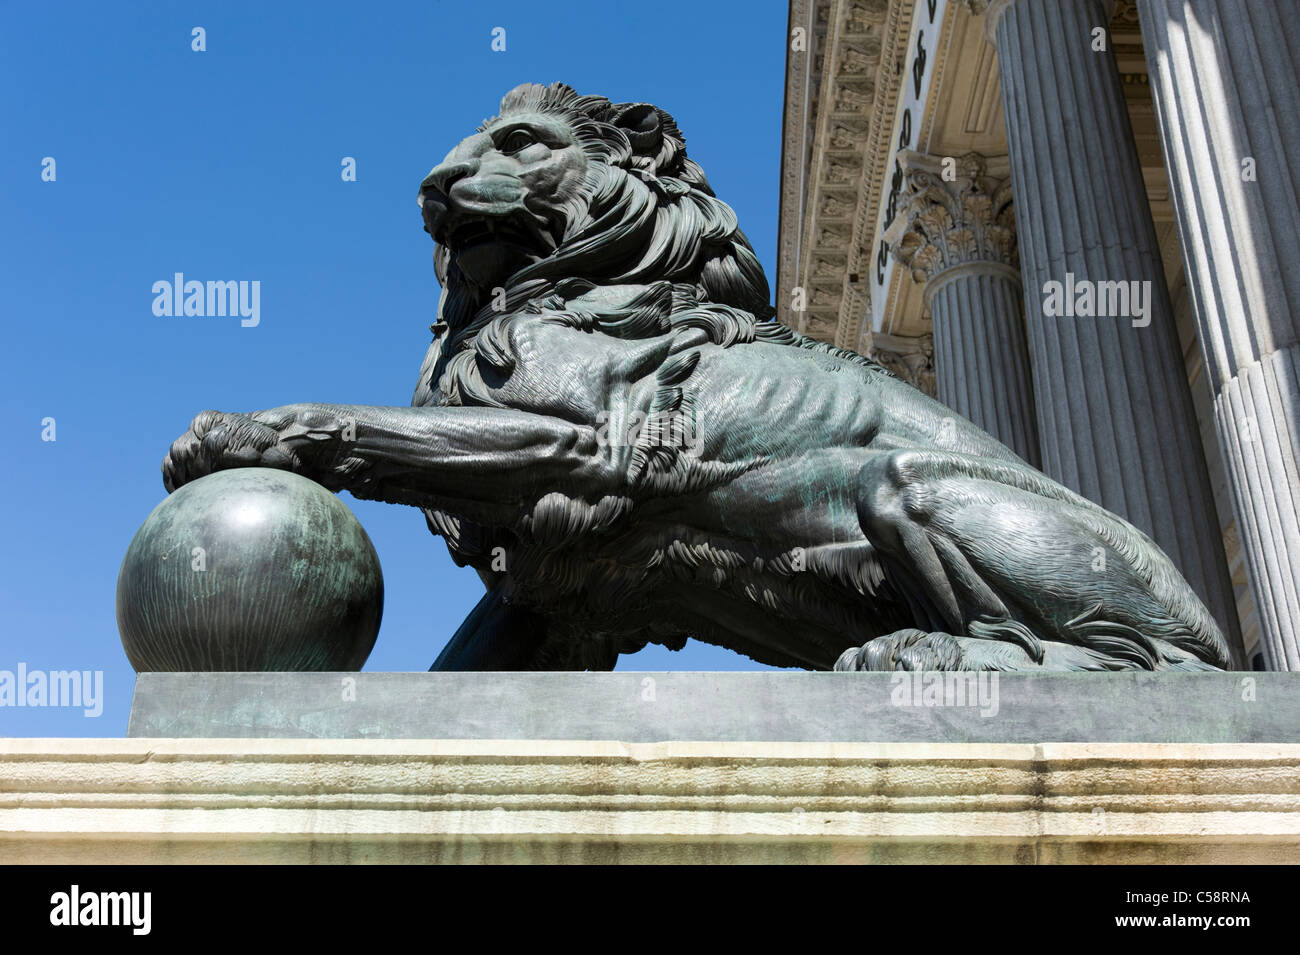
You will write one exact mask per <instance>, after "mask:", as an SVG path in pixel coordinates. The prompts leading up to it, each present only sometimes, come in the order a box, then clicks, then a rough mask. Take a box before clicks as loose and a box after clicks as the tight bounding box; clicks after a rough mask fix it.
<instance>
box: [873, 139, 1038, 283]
mask: <svg viewBox="0 0 1300 955" xmlns="http://www.w3.org/2000/svg"><path fill="white" fill-rule="evenodd" d="M1002 162H1003V161H1001V160H990V159H989V158H988V157H986V156H983V155H981V154H979V153H974V152H971V153H966V155H964V156H955V157H953V156H950V157H938V156H926V155H923V154H922V153H918V152H913V151H911V150H904V151H903V152H901V153H899V155H898V164H899V168H900V169H902V171H903V190H902V192H901V193H899V201H898V209H897V211H896V213H895V215H894V221H893V222H892V223H891V224H890V226H889V228H888V229H887V230H886V231H885V235H884V238H885V241H886V242H887V243H888V245H889V251H890V253H891V254H892V255H893V256H894V257H895V258H896V259H897V260H898V261H899V262H901V263H902V264H903V265H904V266H906V267H907V268H908V269H910V270H911V272H912V278H913V279H914V280H915V281H917V282H929V283H931V284H934V281H935V280H936V279H938V278H939V277H940V276H941V275H942V274H943V273H944V272H946V271H948V270H950V269H955V268H959V267H963V271H970V269H971V267H972V264H973V263H979V264H988V265H990V266H993V267H994V268H995V270H996V271H998V272H999V273H1000V274H1007V273H1008V271H1009V272H1010V276H1009V277H1011V278H1013V279H1014V280H1015V281H1019V265H1020V258H1019V253H1018V250H1017V248H1016V223H1015V211H1014V207H1013V204H1012V196H1011V179H1010V177H1009V175H1006V174H1004V175H1001V176H998V175H991V174H990V166H991V165H993V164H994V163H997V164H998V165H1001V164H1002Z"/></svg>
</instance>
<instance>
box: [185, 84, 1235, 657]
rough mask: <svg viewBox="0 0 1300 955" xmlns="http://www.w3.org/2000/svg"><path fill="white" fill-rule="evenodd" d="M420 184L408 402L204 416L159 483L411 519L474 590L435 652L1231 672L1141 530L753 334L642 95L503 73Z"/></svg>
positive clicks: (967, 433)
mask: <svg viewBox="0 0 1300 955" xmlns="http://www.w3.org/2000/svg"><path fill="white" fill-rule="evenodd" d="M419 200H420V205H421V208H422V213H423V218H424V224H425V229H426V231H428V232H429V233H430V235H432V237H433V240H434V242H435V243H436V244H437V245H436V251H435V256H434V260H435V265H436V269H437V273H438V278H439V281H440V282H441V284H442V287H443V295H442V300H441V303H440V307H439V320H438V322H437V324H436V325H434V326H433V333H434V337H433V343H432V344H431V345H430V347H429V351H428V353H427V355H426V356H425V358H424V363H423V365H422V366H421V368H420V377H419V381H418V384H417V385H416V389H415V395H414V399H413V401H412V403H411V406H410V407H368V406H356V405H323V404H301V405H290V406H286V407H280V408H274V409H271V410H269V411H258V412H255V413H251V414H223V413H219V412H215V411H206V412H203V413H202V414H200V415H198V416H197V417H196V418H195V419H194V421H193V423H192V424H191V425H190V429H189V430H188V431H187V432H186V433H185V434H184V435H183V436H182V437H181V438H180V439H179V440H177V441H176V443H175V444H174V445H173V446H172V448H171V451H170V453H169V454H168V455H167V457H166V459H165V460H164V463H163V475H164V483H165V484H166V487H167V488H168V490H173V489H175V488H176V487H178V486H180V485H181V484H183V483H184V482H186V481H189V480H192V479H194V478H196V477H199V476H201V475H204V474H207V473H208V472H211V471H214V470H218V469H222V468H231V467H247V466H263V467H274V468H288V469H291V470H293V471H296V472H298V473H300V474H303V475H305V476H307V477H309V478H312V479H314V480H315V481H317V482H319V483H320V484H322V485H324V486H325V487H327V488H329V489H331V490H334V491H341V490H348V491H350V492H351V493H352V494H354V495H355V496H357V497H359V498H367V499H376V500H382V501H388V502H392V503H395V504H408V505H412V506H414V507H419V508H422V509H423V510H424V513H425V516H426V519H427V521H428V524H429V528H430V529H431V530H432V531H433V532H434V533H435V534H438V535H441V536H442V537H443V538H445V539H446V542H447V546H448V547H449V548H450V551H451V554H452V556H453V558H454V559H455V560H456V562H457V563H458V564H460V565H462V566H464V565H469V566H471V567H473V568H474V569H475V570H476V571H477V572H478V574H479V576H480V577H481V578H482V580H483V582H484V584H485V585H486V587H487V594H486V595H485V596H484V597H483V599H482V600H481V601H480V602H479V604H478V606H477V607H476V608H475V609H474V611H473V612H472V613H471V615H470V616H469V618H468V619H467V620H466V621H465V622H464V623H463V624H462V625H461V626H460V628H459V629H458V630H457V632H456V634H455V635H454V636H453V638H452V640H451V641H450V642H449V644H448V645H447V647H446V648H445V649H444V651H443V652H442V654H441V655H440V656H439V658H438V660H437V661H436V662H435V664H434V668H435V669H539V668H541V669H609V668H612V667H613V666H614V664H615V662H616V660H617V658H618V655H619V654H620V653H631V652H634V651H636V650H638V649H641V648H642V647H644V646H645V645H646V644H647V643H658V644H662V645H665V646H667V647H671V648H680V647H681V646H682V645H683V644H684V643H685V641H686V639H687V638H688V637H695V638H697V639H700V640H704V641H708V642H710V643H715V644H720V645H722V646H725V647H730V648H731V649H733V650H736V651H738V652H740V653H743V654H746V655H748V656H749V657H751V658H753V659H755V660H758V661H761V662H765V663H769V664H774V665H778V666H787V667H803V668H809V669H831V668H835V669H869V670H881V669H884V670H892V669H948V670H958V669H996V670H1122V669H1148V670H1161V669H1182V670H1208V669H1215V668H1222V667H1226V666H1227V665H1228V662H1229V656H1228V650H1227V645H1226V642H1225V640H1224V637H1223V635H1222V633H1221V632H1220V630H1219V628H1218V627H1217V626H1216V624H1215V622H1214V620H1213V619H1212V618H1211V616H1210V614H1209V612H1208V611H1207V610H1206V608H1205V607H1204V605H1203V604H1202V603H1201V601H1200V600H1199V599H1198V598H1197V597H1196V595H1195V594H1194V593H1193V592H1192V590H1191V588H1190V587H1189V586H1188V585H1187V583H1186V582H1185V581H1184V580H1183V578H1182V577H1181V576H1180V575H1179V573H1178V571H1177V570H1176V569H1175V568H1174V566H1173V564H1172V563H1171V562H1170V560H1169V559H1168V557H1166V556H1165V554H1163V553H1162V552H1161V551H1160V549H1159V548H1158V547H1157V546H1156V545H1155V543H1153V542H1152V541H1151V539H1150V538H1148V537H1147V536H1146V535H1145V534H1143V533H1142V532H1140V531H1139V530H1137V529H1136V528H1135V527H1133V526H1132V525H1130V524H1128V523H1127V522H1126V521H1124V520H1122V519H1121V518H1119V517H1117V516H1115V515H1114V514H1111V513H1110V512H1108V511H1106V510H1104V509H1103V508H1101V507H1099V506H1097V505H1096V504H1093V503H1092V502H1090V501H1088V500H1085V499H1084V498H1082V497H1080V496H1079V495H1077V494H1075V493H1073V492H1071V491H1069V490H1067V489H1066V488H1065V487H1063V486H1061V485H1060V484H1057V483H1056V482H1054V481H1052V480H1051V479H1049V478H1047V477H1046V476H1044V475H1043V474H1041V473H1040V472H1038V471H1037V470H1035V469H1034V468H1032V467H1030V466H1029V465H1027V464H1026V463H1025V462H1024V461H1022V460H1021V459H1020V458H1018V457H1017V456H1016V455H1015V454H1014V453H1012V452H1011V451H1010V450H1008V449H1007V448H1006V447H1005V446H1003V445H1002V444H1000V443H999V442H997V441H996V440H994V439H993V438H992V437H990V436H989V435H988V434H986V433H984V432H983V431H981V430H979V429H978V428H976V427H975V426H974V425H973V424H971V423H970V422H968V421H965V420H964V419H962V418H960V417H958V416H957V415H956V414H955V413H954V412H953V411H951V410H949V409H948V408H945V407H944V406H942V405H941V404H939V403H938V402H936V401H933V400H931V399H930V398H928V397H927V396H925V395H923V394H921V393H920V392H918V391H916V390H915V389H913V388H911V387H909V386H908V385H906V384H904V383H903V382H902V381H899V380H898V379H896V378H894V377H893V376H891V375H890V374H889V373H888V372H887V371H886V370H885V369H883V368H882V367H880V366H879V365H877V364H876V363H874V362H872V361H870V360H869V359H867V358H864V357H863V356H861V355H858V354H855V353H853V352H850V351H846V350H844V349H840V348H835V347H832V346H830V345H827V344H824V343H822V342H818V341H813V340H811V339H808V338H805V337H803V336H802V335H799V334H797V333H796V332H794V331H792V330H791V329H789V328H787V327H785V326H784V325H781V324H778V323H776V322H774V321H772V320H771V315H772V309H771V307H770V305H769V293H768V285H767V280H766V278H765V277H764V275H763V271H762V269H761V267H760V266H759V264H758V261H757V259H756V258H755V256H754V253H753V250H752V248H751V247H750V244H749V241H748V240H747V239H746V238H745V235H744V233H743V232H741V230H740V228H739V227H738V225H737V222H736V216H735V213H734V212H733V211H732V210H731V208H730V207H729V206H727V205H726V204H725V203H723V202H721V201H720V200H719V199H717V198H716V197H715V196H714V194H713V191H712V189H711V188H710V186H709V183H708V180H707V179H706V178H705V175H704V172H703V170H702V169H701V168H700V167H699V166H698V165H696V164H695V163H694V162H692V161H691V160H690V159H688V158H687V155H686V147H685V141H684V139H683V137H682V134H681V133H680V131H679V130H678V128H677V125H676V123H675V122H674V121H673V119H672V117H671V116H669V115H668V114H667V113H666V112H664V111H663V110H661V109H658V108H656V107H654V106H651V105H648V104H644V103H611V102H610V101H609V100H607V99H605V98H603V97H599V96H582V95H579V94H577V93H576V92H574V91H573V90H572V89H570V88H569V87H568V86H565V85H563V84H558V83H557V84H553V85H550V86H541V85H534V84H528V85H523V86H520V87H518V88H516V89H514V90H512V91H511V92H510V93H508V94H507V95H506V97H505V98H504V99H503V100H502V102H501V108H500V112H499V114H498V115H497V116H496V118H494V119H492V120H489V121H487V122H485V123H484V124H483V125H482V126H481V127H480V128H479V130H478V131H477V132H475V133H474V134H473V135H471V136H469V137H468V138H467V139H465V140H464V141H462V142H461V143H460V144H459V145H458V146H456V148H455V149H453V150H452V151H451V153H450V154H449V155H448V156H447V158H446V159H445V160H443V161H442V162H441V163H440V164H438V166H436V167H435V168H434V169H433V171H432V172H430V173H429V175H428V176H427V177H426V178H425V179H424V181H423V183H422V184H421V187H420V193H419Z"/></svg>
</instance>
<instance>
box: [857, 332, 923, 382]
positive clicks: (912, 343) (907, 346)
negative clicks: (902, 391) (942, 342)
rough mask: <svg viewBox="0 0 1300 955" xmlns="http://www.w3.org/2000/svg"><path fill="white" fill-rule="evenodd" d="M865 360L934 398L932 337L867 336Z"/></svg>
mask: <svg viewBox="0 0 1300 955" xmlns="http://www.w3.org/2000/svg"><path fill="white" fill-rule="evenodd" d="M869 357H871V358H873V359H875V360H876V361H878V362H880V364H882V365H884V366H885V368H887V369H888V370H889V371H890V372H892V373H893V374H894V375H896V376H898V377H899V378H901V379H903V380H904V381H905V382H907V383H908V384H909V385H911V386H912V387H913V388H919V389H920V390H921V391H924V392H925V393H926V394H927V395H929V396H930V397H932V398H933V397H934V395H935V377H934V336H933V335H928V334H927V335H917V336H904V335H882V334H879V333H877V334H875V335H872V336H871V350H870V352H869Z"/></svg>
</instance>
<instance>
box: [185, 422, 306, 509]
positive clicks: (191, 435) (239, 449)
mask: <svg viewBox="0 0 1300 955" xmlns="http://www.w3.org/2000/svg"><path fill="white" fill-rule="evenodd" d="M300 463H301V462H300V461H299V460H298V458H297V456H296V455H295V454H294V453H293V452H292V451H291V450H290V449H289V448H288V447H287V446H286V445H285V444H284V443H283V442H282V441H281V440H280V432H279V431H278V430H277V429H276V428H274V427H272V426H270V425H268V424H266V423H264V421H262V420H258V419H256V418H254V417H253V416H251V415H243V414H226V413H223V412H220V411H204V412H201V413H200V414H198V415H196V416H195V418H194V420H193V421H192V422H191V423H190V427H189V430H188V431H186V432H185V434H183V435H181V436H180V437H179V438H177V439H176V441H175V443H173V444H172V447H171V450H170V451H169V452H168V453H167V456H166V457H165V458H163V465H162V472H163V486H164V487H165V488H166V489H167V491H168V492H169V493H170V492H172V491H175V490H176V489H177V488H178V487H181V486H182V485H184V484H187V483H189V482H190V481H193V480H195V479H196V478H200V477H203V476H204V475H207V474H211V473H212V472H213V471H224V470H228V469H230V468H246V467H271V468H279V469H281V470H288V471H297V470H299V468H300Z"/></svg>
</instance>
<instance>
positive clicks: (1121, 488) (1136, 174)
mask: <svg viewBox="0 0 1300 955" xmlns="http://www.w3.org/2000/svg"><path fill="white" fill-rule="evenodd" d="M977 6H982V4H977ZM1112 6H1113V4H1112V3H1111V2H1110V0H993V2H991V3H989V4H988V5H987V11H986V12H985V14H984V17H985V23H986V27H987V28H988V30H989V34H990V37H991V38H992V39H993V40H994V43H995V45H996V47H997V53H998V63H999V72H1000V76H1001V83H1002V99H1003V105H1004V108H1005V112H1006V123H1007V139H1008V148H1009V150H1010V155H1011V180H1012V184H1013V186H1014V189H1015V199H1016V214H1017V229H1018V233H1019V247H1020V260H1021V268H1022V271H1023V274H1024V289H1025V302H1026V315H1027V320H1028V333H1029V335H1028V337H1029V354H1030V363H1031V366H1032V368H1033V376H1034V398H1035V403H1036V406H1037V412H1038V419H1039V422H1040V428H1039V440H1040V445H1041V450H1042V465H1043V470H1044V471H1045V472H1046V473H1048V474H1049V475H1051V476H1052V477H1054V478H1056V479H1057V480H1059V481H1060V482H1061V483H1063V484H1065V485H1066V486H1067V487H1069V488H1072V489H1073V490H1075V491H1078V492H1079V493H1081V494H1083V495H1084V496H1086V497H1088V498H1091V499H1092V500H1094V501H1096V502H1097V503H1099V504H1101V505H1102V506H1103V507H1106V508H1108V509H1110V510H1112V511H1114V512H1115V513H1117V514H1120V515H1122V516H1123V517H1125V518H1127V519H1128V520H1129V521H1130V522H1131V523H1133V524H1135V525H1136V526H1137V527H1139V528H1140V529H1142V530H1143V531H1145V532H1146V533H1148V534H1150V535H1151V537H1152V538H1153V539H1154V540H1155V541H1156V543H1157V544H1159V545H1160V547H1161V548H1162V549H1163V550H1164V551H1165V553H1167V554H1168V555H1169V557H1170V558H1171V559H1172V560H1173V562H1174V564H1175V565H1176V566H1177V567H1178V568H1179V570H1180V571H1181V572H1182V574H1183V576H1184V577H1185V578H1186V579H1187V582H1188V583H1189V584H1191V586H1192V588H1193V589H1194V590H1195V591H1196V593H1197V594H1198V595H1199V596H1200V597H1201V599H1202V600H1203V601H1204V602H1205V604H1206V606H1207V607H1208V608H1209V610H1210V612H1211V613H1212V614H1213V615H1214V617H1215V619H1216V620H1217V621H1218V622H1219V624H1220V626H1221V627H1222V628H1223V630H1224V632H1225V634H1226V635H1227V637H1228V643H1229V646H1230V648H1231V649H1232V652H1233V655H1234V657H1235V658H1236V659H1237V660H1238V661H1240V659H1241V656H1242V648H1241V634H1240V628H1239V626H1238V623H1237V615H1236V607H1235V602H1234V599H1233V592H1232V586H1231V583H1230V580H1229V577H1228V571H1227V565H1226V560H1225V557H1224V551H1223V540H1222V537H1221V531H1220V524H1219V520H1218V516H1217V514H1216V512H1215V507H1214V501H1213V498H1212V494H1211V490H1210V482H1209V477H1208V473H1207V469H1206V464H1205V456H1204V450H1203V448H1202V446H1201V441H1200V436H1199V430H1198V428H1197V422H1196V416H1195V413H1194V411H1193V408H1192V400H1191V394H1190V392H1189V390H1188V385H1187V376H1186V371H1185V369H1184V366H1183V360H1182V354H1181V349H1180V347H1179V342H1178V336H1177V332H1176V329H1175V326H1174V316H1173V307H1172V305H1171V304H1170V299H1169V292H1168V288H1167V286H1166V283H1165V276H1164V269H1163V266H1162V264H1161V260H1160V254H1159V249H1158V246H1157V242H1156V235H1155V228H1154V225H1153V223H1152V220H1151V211H1150V208H1149V206H1148V204H1147V198H1146V192H1145V188H1144V185H1143V180H1142V170H1141V166H1140V164H1139V162H1138V156H1137V148H1136V146H1135V144H1134V140H1133V131H1132V129H1131V127H1130V125H1129V120H1128V113H1127V110H1126V107H1125V101H1124V94H1123V89H1122V86H1121V82H1120V78H1119V73H1118V71H1117V69H1116V67H1115V59H1114V54H1113V52H1112V51H1111V49H1110V47H1109V42H1108V38H1106V36H1105V30H1106V28H1107V26H1108V24H1109V22H1110V13H1111V9H1112ZM1098 30H1101V31H1102V39H1103V40H1105V41H1106V42H1105V45H1104V49H1097V48H1096V47H1097V45H1098V40H1097V34H1096V32H1095V31H1098ZM1048 283H1059V287H1060V288H1061V289H1062V290H1063V292H1064V294H1063V296H1062V299H1063V300H1064V301H1065V302H1068V303H1069V305H1068V306H1067V308H1068V311H1065V312H1064V313H1063V314H1061V315H1057V314H1052V312H1054V311H1055V305H1054V303H1053V302H1052V301H1051V300H1050V299H1049V297H1048V296H1049V289H1051V288H1053V287H1052V286H1049V284H1048ZM1102 283H1107V284H1106V285H1103V284H1102ZM1110 283H1124V286H1123V290H1124V291H1126V292H1128V291H1133V290H1135V291H1136V293H1137V295H1139V296H1142V308H1141V309H1140V310H1139V309H1138V308H1136V307H1134V302H1133V301H1132V300H1131V299H1130V301H1129V302H1128V304H1127V305H1125V304H1124V302H1123V299H1124V298H1129V296H1128V295H1124V296H1122V297H1121V295H1120V291H1121V288H1120V287H1119V286H1117V285H1113V284H1110ZM1133 283H1137V284H1136V286H1135V285H1134V284H1133ZM1085 287H1087V288H1089V289H1090V290H1091V293H1092V294H1091V295H1090V296H1089V298H1090V299H1091V303H1092V304H1091V306H1089V307H1086V308H1085V307H1084V306H1083V304H1082V303H1083V301H1084V299H1083V298H1082V295H1083V294H1085V293H1084V292H1083V291H1082V289H1084V288H1085ZM1103 301H1104V302H1105V306H1104V311H1105V312H1106V314H1104V315H1098V314H1096V313H1097V312H1098V311H1102V310H1103V309H1102V308H1100V307H1099V306H1100V305H1101V303H1102V302H1103ZM1076 306H1078V307H1077V308H1076ZM1089 311H1091V312H1092V313H1093V314H1087V313H1088V312H1089Z"/></svg>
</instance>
